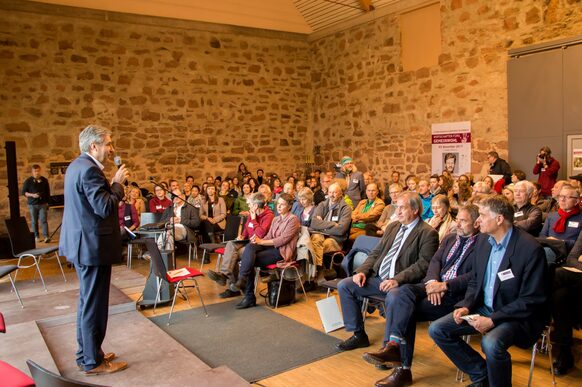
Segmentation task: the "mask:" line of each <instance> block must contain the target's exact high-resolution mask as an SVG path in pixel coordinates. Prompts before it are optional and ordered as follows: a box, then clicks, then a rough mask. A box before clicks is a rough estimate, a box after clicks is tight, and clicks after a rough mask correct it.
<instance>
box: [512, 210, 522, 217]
mask: <svg viewBox="0 0 582 387" xmlns="http://www.w3.org/2000/svg"><path fill="white" fill-rule="evenodd" d="M513 216H514V217H516V218H519V217H520V216H523V211H517V212H516V213H515V214H513Z"/></svg>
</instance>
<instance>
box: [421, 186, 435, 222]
mask: <svg viewBox="0 0 582 387" xmlns="http://www.w3.org/2000/svg"><path fill="white" fill-rule="evenodd" d="M418 196H420V201H421V202H422V208H423V211H422V214H420V217H421V219H422V220H428V219H430V218H432V216H433V213H432V208H431V206H430V203H431V201H432V198H433V196H432V194H431V193H430V187H429V184H428V181H426V180H420V181H419V182H418Z"/></svg>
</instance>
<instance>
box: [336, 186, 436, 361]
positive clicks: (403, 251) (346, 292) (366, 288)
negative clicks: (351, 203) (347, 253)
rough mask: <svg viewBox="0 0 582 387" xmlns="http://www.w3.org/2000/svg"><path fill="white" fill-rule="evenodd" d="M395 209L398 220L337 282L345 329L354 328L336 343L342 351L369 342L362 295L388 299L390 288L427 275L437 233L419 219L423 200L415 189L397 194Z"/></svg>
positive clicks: (413, 281) (368, 343)
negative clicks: (368, 252)
mask: <svg viewBox="0 0 582 387" xmlns="http://www.w3.org/2000/svg"><path fill="white" fill-rule="evenodd" d="M396 213H397V216H398V222H394V223H391V224H390V225H388V227H387V228H386V232H385V233H384V236H383V237H382V240H381V241H380V243H379V244H378V245H377V246H376V248H374V250H372V251H371V252H370V254H369V255H368V258H367V259H366V261H364V263H363V264H362V265H361V266H360V267H359V268H357V269H356V274H354V276H353V277H348V278H345V279H343V280H342V281H340V283H339V284H338V291H339V295H340V302H341V305H342V314H343V317H344V323H345V327H346V331H348V332H354V334H353V336H351V337H350V338H348V339H347V340H345V341H342V342H341V343H339V344H338V345H337V347H338V349H340V350H342V351H349V350H352V349H356V348H363V347H367V346H369V345H370V342H369V340H368V336H367V335H366V331H365V330H364V321H363V318H362V313H361V312H360V304H361V302H360V300H361V298H362V297H369V296H377V295H381V296H383V297H385V298H386V302H388V300H389V298H388V297H389V296H388V293H389V291H390V290H392V289H395V288H398V287H399V286H401V285H403V284H414V283H417V282H419V281H420V280H421V279H423V278H424V276H425V275H426V272H427V269H428V265H429V262H430V260H431V258H432V256H433V255H434V254H435V252H436V251H437V249H438V246H439V236H438V233H437V232H436V231H435V229H434V228H432V227H431V226H429V225H428V224H427V223H425V222H423V221H422V219H420V214H422V202H421V200H420V197H419V196H418V194H417V193H416V192H404V193H402V194H400V196H398V199H397V200H396Z"/></svg>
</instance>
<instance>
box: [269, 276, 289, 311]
mask: <svg viewBox="0 0 582 387" xmlns="http://www.w3.org/2000/svg"><path fill="white" fill-rule="evenodd" d="M280 281H283V285H282V286H281V294H280V295H279V305H278V306H283V305H291V304H292V303H294V302H295V280H293V281H289V280H286V279H274V280H271V281H269V283H268V284H267V294H266V295H263V296H264V297H265V303H266V304H267V305H268V306H270V307H271V308H274V307H275V304H276V303H277V292H278V291H279V283H280Z"/></svg>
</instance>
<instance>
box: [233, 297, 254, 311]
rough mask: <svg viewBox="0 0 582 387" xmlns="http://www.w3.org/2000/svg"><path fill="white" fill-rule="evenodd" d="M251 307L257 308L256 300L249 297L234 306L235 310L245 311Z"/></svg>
mask: <svg viewBox="0 0 582 387" xmlns="http://www.w3.org/2000/svg"><path fill="white" fill-rule="evenodd" d="M251 306H257V299H256V298H254V297H253V298H251V297H245V298H243V299H242V301H241V302H239V303H238V304H236V306H235V308H237V309H247V308H250V307H251Z"/></svg>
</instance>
